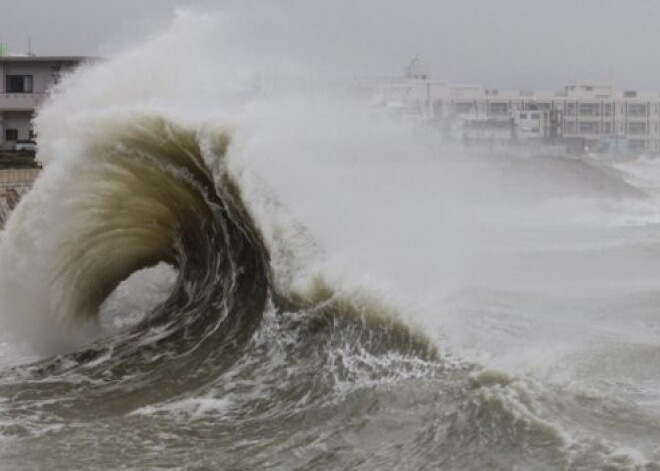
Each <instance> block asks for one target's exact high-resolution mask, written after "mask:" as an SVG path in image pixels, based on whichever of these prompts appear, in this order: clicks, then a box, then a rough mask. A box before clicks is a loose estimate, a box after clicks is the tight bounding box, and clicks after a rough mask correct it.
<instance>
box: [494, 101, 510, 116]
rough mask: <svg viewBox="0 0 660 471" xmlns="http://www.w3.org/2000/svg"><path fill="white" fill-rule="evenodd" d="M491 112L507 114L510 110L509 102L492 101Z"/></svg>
mask: <svg viewBox="0 0 660 471" xmlns="http://www.w3.org/2000/svg"><path fill="white" fill-rule="evenodd" d="M490 112H491V114H495V115H503V114H507V113H508V112H509V104H508V103H491V104H490Z"/></svg>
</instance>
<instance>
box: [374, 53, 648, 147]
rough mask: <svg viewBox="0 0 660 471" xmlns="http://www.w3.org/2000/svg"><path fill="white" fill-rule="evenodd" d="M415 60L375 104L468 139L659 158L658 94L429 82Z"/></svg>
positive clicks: (383, 88)
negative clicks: (510, 88)
mask: <svg viewBox="0 0 660 471" xmlns="http://www.w3.org/2000/svg"><path fill="white" fill-rule="evenodd" d="M411 69H414V70H424V68H423V67H422V66H421V65H420V64H419V60H418V59H417V58H416V59H415V60H414V61H413V62H411V65H410V66H408V67H407V68H406V77H405V78H404V79H402V80H394V81H391V82H389V83H382V84H380V85H379V86H378V87H377V91H376V99H377V101H378V102H379V103H380V104H382V105H384V106H386V107H388V108H390V109H391V110H393V112H395V113H400V114H402V115H408V116H411V117H417V118H421V119H423V120H425V121H427V122H429V123H430V124H432V125H435V126H438V127H439V128H440V130H442V131H443V132H444V133H446V134H447V135H448V136H449V137H451V138H455V139H467V140H480V139H485V140H530V139H540V140H544V141H552V142H565V143H569V144H571V145H573V146H577V147H581V148H583V149H584V150H592V151H601V152H619V153H625V152H636V153H641V152H649V153H660V93H658V92H639V91H634V90H627V91H623V90H617V89H615V88H614V87H613V86H611V85H602V84H580V85H571V86H567V87H565V88H564V90H562V91H559V92H542V91H532V90H516V91H507V90H497V89H488V88H484V87H482V86H479V85H458V84H451V83H449V82H445V81H439V80H432V79H429V78H428V76H427V74H426V73H424V74H411V73H410V70H411Z"/></svg>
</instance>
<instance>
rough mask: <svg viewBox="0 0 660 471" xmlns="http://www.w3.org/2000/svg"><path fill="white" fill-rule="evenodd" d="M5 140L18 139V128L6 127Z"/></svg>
mask: <svg viewBox="0 0 660 471" xmlns="http://www.w3.org/2000/svg"><path fill="white" fill-rule="evenodd" d="M5 141H18V129H5Z"/></svg>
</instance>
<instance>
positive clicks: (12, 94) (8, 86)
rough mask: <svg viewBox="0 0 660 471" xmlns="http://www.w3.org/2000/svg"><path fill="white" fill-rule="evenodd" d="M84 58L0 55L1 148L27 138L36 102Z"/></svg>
mask: <svg viewBox="0 0 660 471" xmlns="http://www.w3.org/2000/svg"><path fill="white" fill-rule="evenodd" d="M84 60H86V58H84V57H73V56H57V57H46V56H0V78H1V80H0V149H4V150H13V149H14V148H15V147H16V143H17V142H21V141H30V140H31V139H32V138H33V137H34V136H33V130H32V127H31V120H32V117H33V115H34V111H35V109H36V108H37V106H38V105H39V103H40V102H41V101H42V100H43V99H44V98H45V97H46V95H47V93H48V90H49V88H50V87H51V86H52V85H53V84H54V83H56V82H57V81H58V80H59V78H60V76H61V75H62V73H64V72H66V71H68V70H70V69H72V68H74V67H76V66H77V65H79V64H80V63H81V62H82V61H84Z"/></svg>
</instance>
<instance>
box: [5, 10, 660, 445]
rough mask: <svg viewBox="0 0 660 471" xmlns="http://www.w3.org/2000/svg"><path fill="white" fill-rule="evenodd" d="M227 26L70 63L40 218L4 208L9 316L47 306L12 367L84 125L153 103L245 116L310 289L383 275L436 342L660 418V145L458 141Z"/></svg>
mask: <svg viewBox="0 0 660 471" xmlns="http://www.w3.org/2000/svg"><path fill="white" fill-rule="evenodd" d="M218 25H220V27H219V26H218ZM230 25H231V21H228V20H227V19H223V18H220V19H218V18H216V17H204V18H198V17H196V16H194V15H189V14H183V15H181V16H180V17H179V18H178V20H177V21H176V22H175V25H174V26H173V27H172V29H171V30H170V31H169V32H168V33H166V34H164V35H162V36H159V37H156V38H153V39H152V40H150V41H149V42H147V43H146V44H144V45H141V46H138V47H136V48H135V49H132V50H131V51H129V52H126V53H122V54H118V55H117V56H116V57H112V58H110V59H109V60H108V61H107V62H104V63H100V64H97V65H94V66H92V67H89V68H88V69H87V70H83V71H81V72H80V73H79V74H77V75H76V76H74V77H71V78H70V79H69V80H68V81H66V82H65V83H64V85H63V86H62V87H61V89H60V90H59V95H58V96H56V97H55V98H54V99H53V100H52V101H51V102H50V103H49V104H48V105H47V106H46V107H45V108H44V109H43V110H42V111H41V113H40V115H39V117H38V119H37V125H38V127H39V132H40V155H39V158H40V159H42V161H43V162H44V163H45V164H46V165H47V167H48V168H47V171H46V174H45V176H44V178H43V180H42V181H40V182H39V184H38V185H37V186H36V188H35V191H34V192H33V195H32V196H30V197H29V199H26V201H27V203H26V204H25V205H23V206H24V209H21V210H19V211H21V212H20V214H28V215H29V218H28V219H27V221H28V224H25V225H20V226H19V225H18V224H14V225H13V226H12V225H10V227H9V229H8V231H15V232H16V233H12V234H6V236H7V235H11V237H5V238H4V241H3V249H2V250H3V251H4V252H3V257H4V258H3V260H4V262H3V263H11V265H12V266H13V267H14V270H15V271H14V272H12V277H15V276H17V274H18V278H19V279H20V280H22V283H25V285H24V286H29V287H30V292H31V294H30V296H31V297H30V298H29V302H26V299H20V300H19V302H18V303H17V302H16V300H15V299H11V298H10V297H9V296H8V295H7V291H5V296H4V297H3V298H2V299H1V300H0V311H1V312H2V313H3V314H11V315H14V316H15V315H16V314H19V316H23V317H30V316H37V320H36V321H29V322H27V324H28V328H27V329H26V328H23V329H21V332H22V335H23V336H24V337H23V338H21V339H19V340H16V339H13V340H10V339H7V340H4V339H2V338H0V365H9V364H14V363H18V362H23V361H26V360H28V359H30V358H32V357H31V356H24V355H28V354H27V353H25V352H24V346H23V345H24V343H25V342H27V343H28V344H29V343H30V341H31V338H30V332H29V330H30V328H33V327H34V328H35V329H36V327H35V325H40V319H41V318H40V317H39V316H41V315H42V313H43V312H48V309H47V308H44V306H48V301H49V300H48V289H46V288H47V285H48V281H47V280H44V279H43V278H42V277H41V270H42V269H43V260H44V258H47V257H48V256H49V254H50V253H51V251H52V246H50V245H49V242H48V239H47V238H44V234H46V233H48V230H51V229H56V224H57V223H58V222H59V223H62V221H61V220H60V219H61V215H60V214H58V208H57V201H56V199H53V195H56V194H57V190H56V189H57V186H58V185H62V184H66V181H67V179H68V178H71V175H75V171H76V168H77V167H78V166H81V165H82V166H84V165H85V162H84V160H83V159H84V157H83V156H82V155H81V153H80V152H79V148H80V145H81V143H82V142H86V140H90V139H94V137H95V136H97V135H99V134H101V133H103V132H104V130H105V129H106V126H107V125H108V123H110V122H114V121H119V120H122V119H124V118H125V117H129V116H131V115H133V114H135V113H142V112H148V113H153V114H162V115H165V116H167V117H169V118H170V119H173V120H175V121H177V122H180V123H183V124H187V125H193V126H197V127H198V128H199V129H200V130H202V131H203V130H204V129H208V128H218V127H220V128H223V127H224V128H229V129H231V130H232V133H233V136H234V141H233V144H232V148H231V149H230V153H229V155H230V159H231V161H230V163H231V166H232V168H233V170H234V172H236V174H237V175H239V180H240V181H241V184H242V185H241V186H242V188H243V191H244V192H245V194H244V196H245V197H246V199H247V201H248V204H249V205H250V206H251V209H252V210H253V212H254V214H255V218H256V220H257V221H258V224H259V225H260V229H261V230H262V231H263V232H264V234H265V236H266V238H267V240H268V241H269V243H270V244H271V250H272V252H273V255H274V264H275V266H276V268H277V269H279V270H281V271H280V272H279V274H280V276H284V275H293V276H294V280H293V281H294V285H295V286H296V287H297V288H298V289H301V290H304V289H305V286H306V283H308V282H309V281H310V280H311V279H313V277H314V276H315V275H316V274H319V273H320V274H322V275H323V276H324V277H326V278H327V279H329V280H331V281H332V283H333V284H335V285H338V286H343V287H345V288H346V289H347V290H350V289H355V287H356V286H360V287H366V288H368V289H373V290H375V291H376V292H378V293H380V295H381V296H382V297H384V298H385V299H387V300H388V302H390V303H393V304H395V305H398V306H400V307H401V315H402V316H403V317H404V318H405V319H406V321H407V322H410V323H413V324H415V325H417V326H420V327H421V328H422V329H423V330H424V331H425V332H426V333H427V334H428V335H429V336H430V337H431V338H433V339H434V340H435V341H436V343H437V344H438V346H439V347H440V348H441V349H442V350H451V351H452V352H454V354H456V355H458V356H459V357H461V358H463V359H466V360H470V361H474V362H476V363H477V364H479V365H482V366H483V367H485V368H490V369H497V370H502V371H505V372H506V373H508V374H511V375H515V376H517V377H523V378H526V379H529V381H530V382H533V383H537V382H539V383H541V384H542V385H544V387H546V386H547V387H550V386H555V385H558V386H561V387H562V388H567V389H569V390H571V391H576V392H584V393H585V394H589V395H593V396H594V397H597V398H605V399H607V400H611V401H623V403H625V404H632V405H633V406H635V407H639V408H640V409H641V410H642V411H644V412H645V413H648V414H650V415H651V416H652V417H654V418H656V419H657V418H658V417H659V415H658V413H659V412H660V410H658V405H660V394H658V393H659V392H660V384H658V382H657V380H656V378H658V377H660V375H658V373H660V371H659V370H660V366H658V365H660V362H658V361H657V353H656V352H655V349H656V346H657V345H658V343H659V342H658V340H660V338H659V336H660V321H659V320H658V319H657V315H656V306H657V302H658V300H660V296H657V286H658V285H657V277H658V274H659V273H660V251H659V250H658V245H657V242H656V239H657V232H658V231H657V229H658V223H660V218H659V217H658V214H660V199H659V197H658V196H660V195H658V194H656V193H657V187H658V186H660V164H659V163H657V162H655V161H653V160H644V161H639V162H637V163H633V164H626V165H620V166H619V167H618V168H617V167H614V166H611V165H605V164H604V165H600V164H596V163H592V162H587V163H585V162H583V161H577V160H575V159H571V158H565V157H552V156H545V157H540V156H534V155H527V154H525V153H524V152H521V151H515V152H514V151H498V152H497V153H495V154H486V153H481V152H479V151H474V150H472V151H470V150H464V149H460V148H455V147H450V146H448V145H446V143H443V142H442V141H441V140H440V139H439V138H438V137H437V136H436V135H434V134H433V133H432V132H431V131H428V130H421V129H419V128H417V126H416V125H415V124H412V123H405V122H400V121H395V120H392V119H390V118H388V117H386V116H383V115H382V113H381V112H380V111H379V110H378V109H374V108H369V107H367V106H366V105H365V104H364V103H361V102H359V100H354V99H352V98H350V97H348V96H346V94H342V93H336V92H332V91H330V90H328V89H325V90H323V89H321V90H318V89H317V90H310V89H309V88H308V87H304V89H302V88H303V87H302V86H301V85H300V84H302V83H309V81H310V80H311V79H310V74H311V73H310V71H309V69H307V68H306V67H305V65H304V64H301V63H297V62H296V61H295V60H291V58H289V57H283V56H277V55H272V54H268V55H267V54H263V53H261V52H260V51H257V52H255V51H254V50H253V49H251V48H252V46H254V45H253V44H250V43H248V44H247V45H245V43H242V42H241V41H240V40H241V39H244V37H243V36H242V34H241V33H240V32H239V31H237V28H235V27H234V28H232V27H231V26H230ZM242 45H244V46H245V47H242ZM173 58H176V67H173V62H174V61H173ZM283 77H286V80H285V79H283ZM191 84H194V86H191ZM298 88H300V89H298ZM301 89H302V90H301ZM62 116H66V117H67V118H66V119H62ZM621 172H629V173H628V174H624V173H621ZM626 181H630V182H631V183H632V185H633V186H634V187H637V188H639V189H641V190H644V191H646V192H648V193H649V195H648V196H645V197H639V196H638V195H636V194H635V192H634V191H633V189H632V187H630V188H629V187H627V186H626V183H625V182H626ZM272 195H274V196H275V198H276V199H277V200H278V201H279V202H280V203H281V204H282V206H283V208H281V209H274V207H273V206H272V204H273V200H272V198H271V196H272ZM37 201H39V206H40V207H39V209H38V210H37V211H36V212H32V213H28V210H29V207H28V204H33V205H34V204H36V202H37ZM30 202H31V203H30ZM292 222H296V223H299V224H301V225H302V226H304V227H305V228H306V229H307V232H308V233H309V234H311V236H312V238H313V240H314V242H313V243H310V241H309V239H307V238H305V237H301V236H300V234H299V233H298V232H296V231H295V230H294V228H293V226H292ZM49 228H50V229H49ZM278 231H283V233H284V237H283V238H282V240H280V239H279V238H278V237H279V236H278V234H280V232H278ZM293 236H296V237H293ZM292 237H293V238H292ZM21 246H23V247H27V248H28V251H27V252H26V251H23V250H19V248H20V247H21ZM316 248H319V249H320V251H322V254H321V255H315V256H314V257H313V258H311V259H310V258H309V257H311V254H312V253H314V251H315V249H316ZM289 250H293V252H294V253H297V254H298V259H302V263H304V264H305V267H304V269H303V270H299V271H296V272H289V271H287V270H291V268H290V267H291V266H293V267H299V266H300V262H301V260H291V259H290V257H291V256H290V255H280V254H282V253H285V254H287V253H288V251H289ZM5 266H8V265H3V269H4V267H5ZM163 276H164V277H167V276H170V275H163ZM11 286H13V287H15V286H16V285H15V284H13V285H11ZM5 289H6V288H5ZM22 296H27V294H23V295H22ZM140 302H141V301H140ZM144 302H145V303H147V301H144ZM148 302H152V300H151V299H150V300H149V301H148ZM17 311H19V312H17ZM27 311H30V312H27ZM0 322H4V321H0ZM26 331H27V333H26ZM35 335H36V334H35ZM57 335H64V336H67V335H70V332H69V331H68V330H67V331H65V332H58V334H57ZM71 335H72V334H71ZM42 336H43V332H42V333H41V334H39V335H38V336H36V338H38V339H41V338H42ZM84 338H86V337H83V338H82V339H83V340H84ZM80 341H82V340H81V338H79V337H78V335H76V336H75V338H74V339H68V338H67V339H66V342H64V344H65V345H66V346H67V348H69V347H70V345H71V342H73V343H76V342H80ZM213 407H216V406H213ZM575 421H576V422H579V419H577V418H576V419H575ZM640 427H642V428H643V425H640ZM621 433H622V434H623V435H624V438H623V439H621V442H622V443H628V444H629V443H632V445H637V444H638V443H639V437H636V438H625V435H626V433H632V432H626V431H625V429H624V431H622V432H621ZM603 434H604V435H608V434H609V432H606V431H603ZM608 438H612V437H611V436H608ZM643 448H644V449H646V450H648V449H649V448H652V445H649V444H646V445H645V446H644V447H643Z"/></svg>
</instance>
